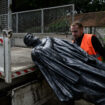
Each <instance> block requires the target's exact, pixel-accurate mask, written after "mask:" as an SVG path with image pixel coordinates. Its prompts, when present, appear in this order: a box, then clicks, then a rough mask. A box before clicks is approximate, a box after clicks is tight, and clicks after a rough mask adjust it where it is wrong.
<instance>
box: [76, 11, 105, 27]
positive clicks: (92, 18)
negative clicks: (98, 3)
mask: <svg viewBox="0 0 105 105" xmlns="http://www.w3.org/2000/svg"><path fill="white" fill-rule="evenodd" d="M74 20H76V21H77V20H78V21H80V22H81V23H82V24H83V26H89V27H90V26H95V27H100V26H105V11H100V12H89V13H82V14H77V15H75V18H74Z"/></svg>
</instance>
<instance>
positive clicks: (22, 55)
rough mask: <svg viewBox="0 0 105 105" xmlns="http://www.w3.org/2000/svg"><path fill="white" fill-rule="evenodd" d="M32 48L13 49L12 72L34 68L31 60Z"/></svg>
mask: <svg viewBox="0 0 105 105" xmlns="http://www.w3.org/2000/svg"><path fill="white" fill-rule="evenodd" d="M31 50H32V48H22V47H12V48H11V71H12V72H16V71H20V70H23V69H26V68H29V67H32V66H34V65H35V64H34V63H33V61H32V59H31Z"/></svg>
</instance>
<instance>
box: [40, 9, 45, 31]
mask: <svg viewBox="0 0 105 105" xmlns="http://www.w3.org/2000/svg"><path fill="white" fill-rule="evenodd" d="M43 32H44V10H43V9H42V10H41V33H43Z"/></svg>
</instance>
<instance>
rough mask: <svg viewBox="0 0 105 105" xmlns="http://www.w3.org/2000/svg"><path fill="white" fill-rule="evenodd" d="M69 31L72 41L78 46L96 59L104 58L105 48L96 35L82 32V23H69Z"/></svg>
mask: <svg viewBox="0 0 105 105" xmlns="http://www.w3.org/2000/svg"><path fill="white" fill-rule="evenodd" d="M70 28H71V32H72V35H73V43H75V44H77V45H78V46H80V47H81V48H82V49H83V50H84V51H86V52H87V53H88V54H89V55H92V56H95V57H96V58H97V59H98V60H100V61H102V57H103V58H104V59H105V49H104V48H103V47H102V45H101V43H100V42H99V40H98V39H97V37H96V36H95V35H93V34H84V33H83V25H82V24H81V23H79V22H74V23H73V24H71V27H70Z"/></svg>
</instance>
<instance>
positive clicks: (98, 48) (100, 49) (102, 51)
mask: <svg viewBox="0 0 105 105" xmlns="http://www.w3.org/2000/svg"><path fill="white" fill-rule="evenodd" d="M92 45H93V47H94V49H95V51H96V52H98V53H99V54H100V55H101V56H102V57H103V58H104V59H105V48H103V47H102V45H101V43H100V41H99V40H98V39H97V37H96V36H92Z"/></svg>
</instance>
